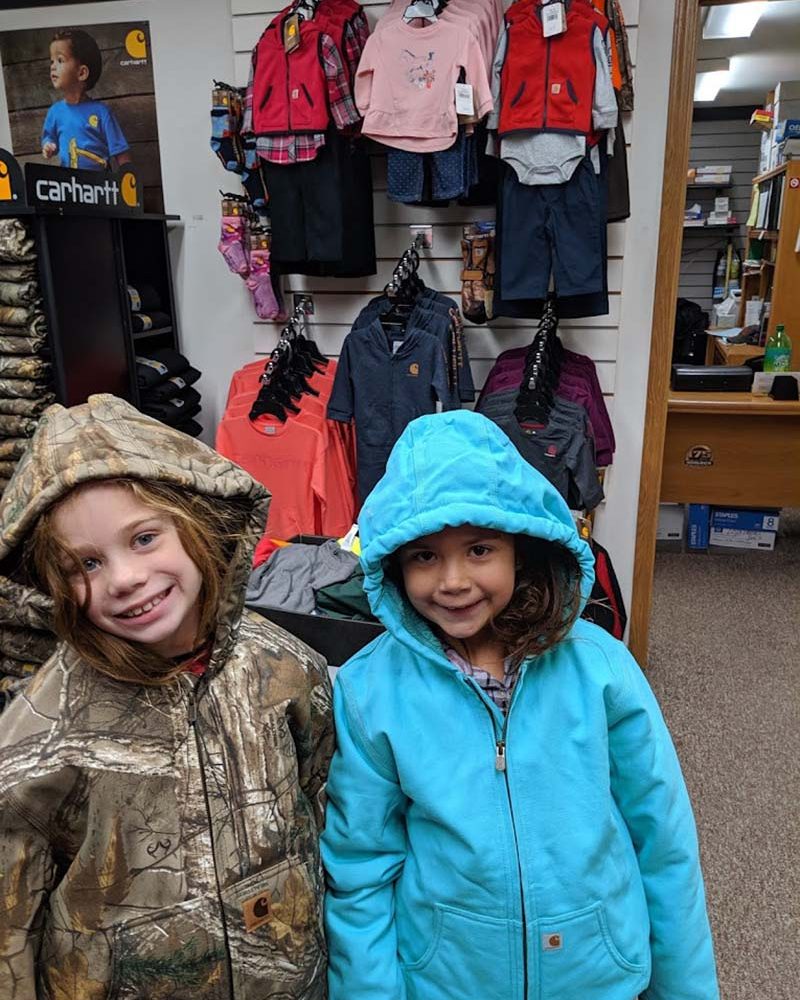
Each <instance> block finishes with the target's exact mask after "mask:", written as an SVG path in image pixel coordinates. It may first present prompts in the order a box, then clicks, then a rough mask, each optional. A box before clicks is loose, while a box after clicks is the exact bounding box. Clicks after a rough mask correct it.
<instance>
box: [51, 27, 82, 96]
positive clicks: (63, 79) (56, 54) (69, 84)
mask: <svg viewBox="0 0 800 1000" xmlns="http://www.w3.org/2000/svg"><path fill="white" fill-rule="evenodd" d="M88 78H89V67H88V66H82V65H81V63H80V61H79V60H78V59H76V58H75V56H74V55H73V53H72V43H71V42H70V40H69V39H67V38H64V39H60V40H58V41H55V42H51V43H50V82H51V83H52V84H53V86H54V87H55V89H56V90H74V89H75V88H76V87H82V86H83V85H84V84H85V83H86V81H87V80H88Z"/></svg>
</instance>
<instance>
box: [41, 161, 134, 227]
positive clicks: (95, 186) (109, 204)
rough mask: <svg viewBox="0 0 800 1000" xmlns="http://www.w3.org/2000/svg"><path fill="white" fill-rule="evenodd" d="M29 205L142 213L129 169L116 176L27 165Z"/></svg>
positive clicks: (132, 175)
mask: <svg viewBox="0 0 800 1000" xmlns="http://www.w3.org/2000/svg"><path fill="white" fill-rule="evenodd" d="M25 182H26V187H27V192H28V204H29V205H49V206H53V207H64V208H67V207H69V208H81V209H83V210H84V211H85V210H87V209H88V210H89V211H92V210H95V211H98V212H102V213H103V214H109V213H110V214H112V215H138V214H140V213H141V211H142V205H141V199H140V198H139V195H138V186H137V183H136V174H135V173H134V172H133V170H131V168H130V167H126V168H124V169H123V170H122V171H120V172H119V173H113V174H110V173H108V174H100V173H99V172H98V171H95V170H66V169H64V168H63V167H50V166H42V165H41V164H38V163H29V164H27V165H26V167H25Z"/></svg>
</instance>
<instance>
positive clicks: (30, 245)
mask: <svg viewBox="0 0 800 1000" xmlns="http://www.w3.org/2000/svg"><path fill="white" fill-rule="evenodd" d="M51 377H52V375H51V367H50V360H49V353H48V349H47V324H46V321H45V317H44V313H43V311H42V296H41V292H40V288H39V280H38V275H37V268H36V247H35V243H34V240H33V237H32V236H31V234H30V232H29V230H28V228H27V226H26V225H25V223H24V222H23V220H22V219H16V218H4V219H0V494H2V492H3V491H4V490H5V487H6V484H7V483H8V480H9V479H10V478H11V476H12V475H13V472H14V468H15V466H16V463H17V462H18V461H19V459H20V458H21V456H22V455H23V454H24V452H25V449H26V448H27V446H28V439H29V438H30V437H31V435H32V434H33V432H34V431H35V430H36V425H37V423H38V420H39V416H40V414H41V412H42V410H44V409H45V407H47V406H49V405H50V403H52V402H54V401H55V395H54V393H53V391H52V381H51ZM0 655H2V654H0ZM1 674H2V670H0V675H1ZM1 697H2V695H1V694H0V698H1Z"/></svg>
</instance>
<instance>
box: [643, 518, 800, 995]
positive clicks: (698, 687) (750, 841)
mask: <svg viewBox="0 0 800 1000" xmlns="http://www.w3.org/2000/svg"><path fill="white" fill-rule="evenodd" d="M781 530H782V534H781V537H779V539H778V546H777V547H776V549H775V551H774V552H772V553H769V552H740V551H732V552H725V553H719V554H717V553H714V554H688V553H664V552H660V553H659V554H658V556H657V559H656V574H655V587H654V608H653V619H652V626H651V645H650V663H649V667H648V671H647V674H648V678H649V680H650V683H651V684H652V686H653V688H654V690H655V692H656V694H657V696H658V698H659V700H660V702H661V705H662V708H663V711H664V714H665V716H666V719H667V722H668V724H669V726H670V729H671V731H672V735H673V738H674V740H675V743H676V745H677V747H678V753H679V754H680V757H681V762H682V765H683V770H684V774H685V775H686V781H687V784H688V786H689V792H690V794H691V796H692V801H693V804H694V809H695V815H696V818H697V824H698V830H699V835H700V847H701V852H702V856H703V869H704V873H705V879H706V892H707V897H708V902H709V912H710V915H711V922H712V927H713V931H714V940H715V947H716V955H717V966H718V969H719V979H720V990H721V995H722V1000H797V998H798V997H800V933H799V931H798V927H800V920H798V918H799V917H800V877H799V875H798V865H799V864H800V834H799V820H800V812H799V810H800V781H799V780H798V774H799V773H800V711H799V710H798V708H799V703H800V692H799V690H798V671H799V668H800V656H799V655H798V652H799V650H800V517H798V516H797V512H794V511H793V512H791V514H789V515H787V516H786V517H785V518H784V524H783V525H782V529H781Z"/></svg>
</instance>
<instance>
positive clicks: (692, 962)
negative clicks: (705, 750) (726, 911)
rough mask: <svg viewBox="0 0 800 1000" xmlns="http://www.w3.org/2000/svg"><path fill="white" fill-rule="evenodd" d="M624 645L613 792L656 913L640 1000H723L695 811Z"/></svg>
mask: <svg viewBox="0 0 800 1000" xmlns="http://www.w3.org/2000/svg"><path fill="white" fill-rule="evenodd" d="M617 645H618V650H619V651H618V653H616V654H611V655H612V658H613V661H614V662H613V664H612V666H613V667H614V668H615V669H616V671H617V672H618V673H619V675H620V678H621V681H620V690H619V693H618V695H617V697H616V700H615V702H614V703H613V705H612V706H611V707H610V708H609V734H608V736H609V755H610V765H611V791H612V794H613V796H614V798H615V800H616V802H617V805H618V806H619V809H620V812H621V813H622V815H623V817H624V819H625V822H626V824H627V826H628V830H629V831H630V835H631V838H632V840H633V845H634V848H635V850H636V854H637V857H638V861H639V870H640V872H641V876H642V881H643V884H644V891H645V895H646V897H647V907H648V911H649V915H650V948H651V957H652V963H653V970H652V976H651V979H650V985H649V986H648V988H647V989H646V990H645V991H644V993H642V1000H719V987H718V984H717V973H716V966H715V962H714V949H713V944H712V941H711V930H710V927H709V922H708V915H707V913H706V904H705V894H704V890H703V876H702V874H701V871H700V857H699V850H698V844H697V833H696V830H695V824H694V817H693V815H692V807H691V804H690V802H689V795H688V792H687V790H686V785H685V783H684V780H683V775H682V774H681V769H680V764H679V763H678V757H677V754H676V753H675V748H674V746H673V744H672V740H671V738H670V735H669V731H668V730H667V726H666V723H665V722H664V719H663V716H662V715H661V710H660V709H659V706H658V702H657V701H656V698H655V695H654V694H653V692H652V691H651V689H650V686H649V684H648V683H647V681H646V680H645V678H644V675H643V674H642V672H641V670H640V669H639V666H638V664H637V663H636V661H635V660H634V659H633V657H632V656H631V655H630V654H629V653H628V651H627V650H626V649H625V648H624V647H623V646H622V644H621V643H620V644H617Z"/></svg>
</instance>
